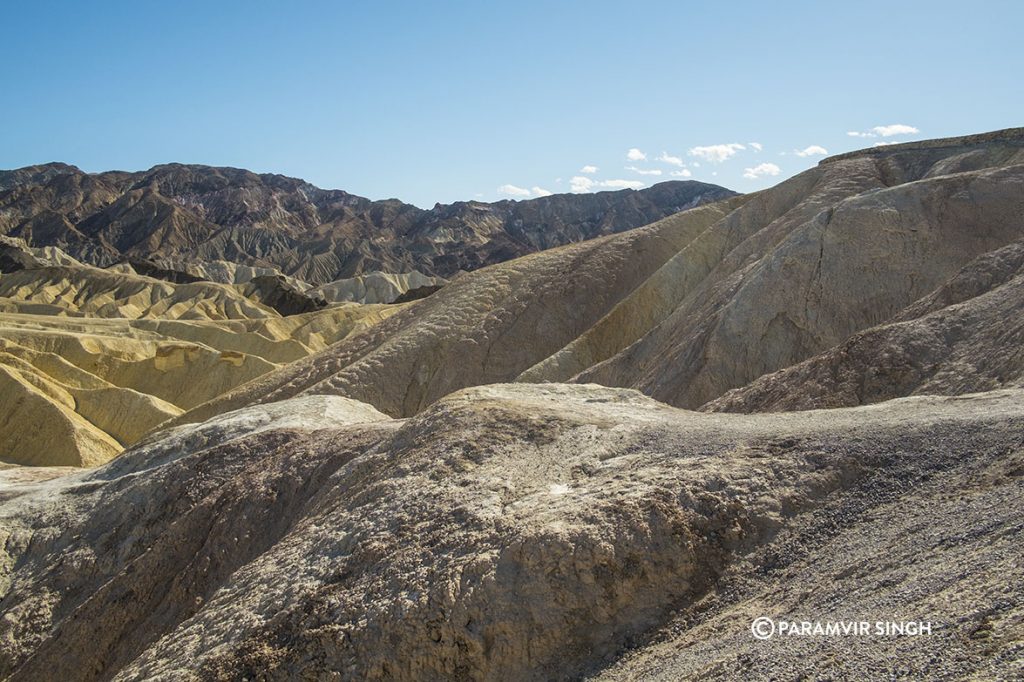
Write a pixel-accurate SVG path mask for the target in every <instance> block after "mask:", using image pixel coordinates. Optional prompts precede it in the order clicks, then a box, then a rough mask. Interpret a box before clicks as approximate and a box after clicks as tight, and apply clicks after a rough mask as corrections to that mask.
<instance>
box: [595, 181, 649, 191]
mask: <svg viewBox="0 0 1024 682" xmlns="http://www.w3.org/2000/svg"><path fill="white" fill-rule="evenodd" d="M598 184H599V185H600V186H601V187H611V188H613V189H640V188H641V187H643V186H644V183H642V182H640V181H639V180H602V181H601V182H599V183H598Z"/></svg>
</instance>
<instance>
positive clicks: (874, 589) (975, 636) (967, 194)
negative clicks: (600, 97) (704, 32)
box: [0, 128, 1024, 680]
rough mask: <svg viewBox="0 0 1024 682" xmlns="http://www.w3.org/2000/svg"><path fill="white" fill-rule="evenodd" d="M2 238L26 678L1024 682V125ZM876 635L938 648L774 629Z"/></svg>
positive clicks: (214, 209) (5, 217) (122, 185)
mask: <svg viewBox="0 0 1024 682" xmlns="http://www.w3.org/2000/svg"><path fill="white" fill-rule="evenodd" d="M0 233H2V234H3V235H4V236H2V237H0V381H2V382H3V391H2V393H0V461H2V464H0V540H2V542H0V677H2V678H4V679H10V680H44V679H75V680H77V679H82V680H107V679H117V680H148V679H161V680H178V679H182V680H185V679H218V680H235V679H249V680H256V679H259V680H271V679H282V680H283V679H345V680H348V679H351V680H360V679H382V680H383V679H391V680H418V679H438V680H440V679H458V680H470V679H472V680H534V679H594V680H627V679H628V680H634V679H645V680H646V679H659V680H660V679H664V680H670V679H671V680H677V679H715V680H737V679H780V680H782V679H794V680H795V679H837V680H845V679H851V680H853V679H901V678H908V679H976V680H989V679H993V680H995V679H1007V680H1009V679H1019V678H1020V677H1021V676H1024V561H1022V556H1024V555H1022V552H1021V547H1022V546H1024V524H1022V521H1021V519H1022V518H1024V314H1022V313H1024V129H1021V128H1014V129H1004V130H998V131H994V132H984V133H979V134H974V135H969V136H963V137H956V138H943V139H930V140H919V141H912V142H906V143H902V144H887V145H884V146H874V147H866V148H864V149H862V150H859V151H855V152H850V153H844V154H838V155H834V156H829V157H826V158H824V159H823V160H821V161H820V162H818V163H817V164H816V165H814V166H812V167H811V168H809V169H808V170H805V171H803V172H801V173H799V174H797V175H795V176H793V177H791V178H789V179H786V180H783V181H782V182H780V183H778V184H776V185H774V186H771V187H769V188H767V189H762V190H758V191H753V192H747V193H737V192H734V191H732V190H729V189H726V188H724V187H720V186H717V185H714V184H707V183H702V182H697V181H692V180H687V181H671V182H664V183H658V184H654V185H653V186H651V187H649V188H646V189H640V190H633V189H622V190H616V191H604V192H596V193H588V194H558V193H555V194H552V195H551V196H541V197H537V198H531V199H524V200H503V201H499V202H491V203H486V202H480V201H469V202H460V203H456V204H451V205H441V204H439V205H438V206H436V207H435V208H434V209H431V210H423V209H418V208H416V207H415V206H412V205H407V204H403V203H401V202H400V201H397V200H388V201H370V200H368V199H363V198H361V197H358V196H354V195H350V194H348V193H346V192H342V191H335V190H330V191H328V190H321V189H318V188H316V187H314V186H313V185H311V184H309V183H306V182H304V181H301V180H296V179H293V178H288V177H284V176H279V175H266V174H263V175H261V174H256V173H251V172H248V171H244V170H238V169H232V168H220V167H207V166H196V165H180V164H170V165H162V166H158V167H155V168H153V169H151V170H150V171H145V172H138V173H122V172H109V173H86V172H83V171H81V170H79V169H78V168H75V167H73V166H69V165H65V164H48V165H43V166H32V167H25V168H21V169H18V170H13V171H3V172H0ZM837 616H841V617H842V618H843V619H847V620H856V621H865V622H871V623H874V622H877V621H893V620H895V621H915V622H928V623H929V624H930V632H929V633H928V635H927V636H921V637H897V636H893V637H870V638H851V637H833V638H813V637H797V638H792V637H790V638H782V637H775V638H772V639H770V640H764V639H761V638H758V637H756V636H752V634H751V623H752V622H753V621H754V620H755V619H757V618H759V617H769V618H773V619H776V622H781V621H784V620H787V619H790V620H815V619H821V620H828V619H830V618H831V619H835V618H836V617H837ZM809 670H814V671H817V672H813V673H808V671H809Z"/></svg>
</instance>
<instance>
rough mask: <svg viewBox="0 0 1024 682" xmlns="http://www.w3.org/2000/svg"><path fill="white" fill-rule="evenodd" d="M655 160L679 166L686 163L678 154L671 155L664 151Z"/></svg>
mask: <svg viewBox="0 0 1024 682" xmlns="http://www.w3.org/2000/svg"><path fill="white" fill-rule="evenodd" d="M655 161H662V162H664V163H667V164H669V165H670V166H679V167H680V168H681V167H683V166H684V165H686V164H685V163H684V162H683V160H682V159H681V158H679V157H678V156H670V155H669V153H668V152H662V153H661V156H659V157H658V158H657V159H655Z"/></svg>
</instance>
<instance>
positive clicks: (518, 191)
mask: <svg viewBox="0 0 1024 682" xmlns="http://www.w3.org/2000/svg"><path fill="white" fill-rule="evenodd" d="M498 194H505V195H507V196H510V197H528V196H530V190H528V189H526V188H525V187H516V186H515V185H502V186H501V187H499V188H498Z"/></svg>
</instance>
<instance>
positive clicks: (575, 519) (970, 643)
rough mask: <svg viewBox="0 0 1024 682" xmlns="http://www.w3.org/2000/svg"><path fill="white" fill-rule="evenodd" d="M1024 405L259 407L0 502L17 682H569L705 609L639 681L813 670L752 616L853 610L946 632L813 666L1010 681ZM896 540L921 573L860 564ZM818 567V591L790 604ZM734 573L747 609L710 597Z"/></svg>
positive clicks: (565, 399)
mask: <svg viewBox="0 0 1024 682" xmlns="http://www.w3.org/2000/svg"><path fill="white" fill-rule="evenodd" d="M1022 398H1024V395H1021V393H1020V392H1019V391H1004V392H1001V393H992V394H985V395H984V396H974V397H969V398H928V399H918V398H912V399H905V400H901V401H895V402H890V403H886V405H885V406H881V407H862V408H853V409H847V410H836V411H829V412H815V411H812V412H802V413H792V414H786V415H751V416H747V415H716V414H701V413H691V412H685V411H681V410H677V409H674V408H670V407H668V406H665V405H662V404H659V403H657V402H655V401H652V400H650V399H648V398H645V397H643V396H641V395H640V394H639V393H636V392H632V391H625V390H621V389H606V388H601V387H596V386H564V385H550V386H530V385H523V384H519V385H515V386H491V387H481V388H474V389H469V390H467V391H465V392H462V393H457V394H454V395H452V396H449V397H447V398H445V399H443V400H441V401H439V402H437V403H435V404H434V405H432V406H431V407H429V408H428V409H427V410H425V411H424V412H422V413H421V414H419V415H418V416H417V417H415V418H413V419H410V420H405V421H399V420H392V419H389V418H387V417H386V416H384V415H383V414H381V413H379V412H377V411H376V410H374V409H373V408H371V407H370V406H368V405H365V404H361V403H357V402H355V401H351V400H348V399H344V398H338V397H333V396H307V397H302V398H296V399H292V400H289V401H284V402H278V403H274V404H271V405H265V406H257V407H251V408H246V409H245V410H242V411H240V412H235V413H231V414H226V415H223V416H221V417H218V418H215V419H213V420H211V421H209V422H207V423H205V424H203V425H201V426H199V427H191V426H189V427H184V428H179V429H175V430H172V431H169V432H165V433H164V434H162V435H160V436H159V437H156V438H153V439H150V440H147V441H146V442H145V443H140V444H139V445H137V446H136V447H134V448H133V449H131V450H130V451H129V452H127V453H125V454H124V455H123V456H122V457H120V458H118V459H117V460H115V461H114V462H112V463H110V464H108V465H106V466H104V467H102V468H100V469H97V470H95V471H91V472H85V473H82V474H77V475H72V476H69V477H67V476H66V477H63V478H58V479H53V480H51V481H43V482H33V481H29V482H21V483H17V482H11V483H8V484H6V485H3V486H2V487H0V495H2V496H3V499H4V501H3V503H2V504H0V527H2V528H3V529H4V533H5V540H4V542H3V543H2V545H0V546H2V547H3V550H2V552H3V553H2V555H0V590H2V595H3V598H2V601H0V610H2V613H3V617H2V618H0V651H2V655H0V675H3V676H5V677H7V678H8V679H11V680H32V679H39V678H40V677H73V678H75V679H112V678H113V679H119V680H136V679H137V680H142V679H154V678H158V679H242V678H246V677H253V676H255V677H258V678H260V679H295V678H297V677H302V676H309V675H312V676H332V678H334V679H395V680H414V679H417V680H419V679H481V680H527V679H537V678H538V677H542V678H547V679H553V678H563V677H567V676H569V677H571V676H578V675H581V674H587V673H593V672H596V671H597V670H598V669H600V668H601V667H603V666H605V665H607V664H608V663H609V662H611V661H613V660H614V659H615V658H616V657H618V656H620V655H621V654H622V652H623V651H624V649H626V648H628V647H630V646H633V647H636V646H638V645H643V644H644V642H645V641H646V640H645V639H644V637H645V635H646V633H649V632H652V631H656V630H657V628H659V626H662V625H663V624H666V623H671V622H672V621H671V618H672V615H673V614H674V613H679V612H680V611H684V612H685V611H687V610H690V609H697V613H699V614H701V616H700V617H702V618H703V619H704V621H705V622H703V623H702V624H701V626H700V628H701V629H698V630H694V631H689V630H687V631H684V632H683V634H682V637H683V639H682V641H683V642H684V643H685V644H686V648H684V649H678V648H677V649H671V648H669V647H664V646H663V647H662V648H660V649H659V648H656V647H654V646H653V645H649V646H641V648H640V649H639V650H637V651H636V652H635V653H634V654H633V657H631V658H630V659H627V660H628V661H629V664H628V665H629V666H630V667H627V668H625V670H626V671H627V672H633V671H635V670H637V669H640V670H646V669H645V668H643V665H645V664H647V660H648V659H646V658H645V655H651V656H656V655H659V654H660V655H662V656H665V655H669V656H670V657H671V658H672V666H673V668H667V667H666V668H662V669H661V671H662V672H665V673H666V674H668V672H669V671H673V672H675V671H682V672H683V673H685V674H686V675H689V676H691V677H693V678H695V679H696V678H698V677H699V676H701V675H705V674H708V673H710V674H711V675H712V676H714V677H716V678H718V679H736V675H739V676H745V675H746V674H749V673H750V672H751V670H752V669H753V670H755V671H757V670H765V671H772V670H774V671H778V672H779V673H780V674H782V675H783V676H786V675H788V674H793V673H795V672H796V670H798V669H799V670H800V671H806V668H805V667H800V668H797V667H796V663H797V662H799V661H796V660H795V657H794V653H793V652H794V649H790V648H786V647H784V648H783V653H785V654H787V656H788V657H773V656H772V654H771V652H772V651H774V649H771V648H768V646H766V647H764V648H757V647H756V645H757V643H756V642H754V641H753V640H752V638H751V637H750V635H749V628H750V616H751V615H753V614H754V613H757V614H763V613H769V614H770V615H783V614H789V613H792V614H794V615H799V616H805V617H814V616H815V615H818V614H826V615H827V614H829V613H834V611H832V609H835V608H836V604H837V602H836V601H835V598H834V597H832V596H831V595H835V594H839V595H842V596H841V597H840V598H841V599H845V600H846V601H842V602H839V604H840V605H846V604H849V605H850V608H853V606H854V605H853V600H855V599H856V598H857V596H858V595H859V594H863V592H858V591H857V590H858V589H860V590H868V591H869V594H871V595H873V596H874V599H873V600H866V601H862V602H860V603H858V604H856V609H855V610H852V611H851V612H850V615H856V616H863V617H866V618H870V619H872V620H874V619H876V618H891V617H898V616H903V617H906V618H908V619H909V618H918V619H921V620H932V621H935V622H936V634H935V635H933V636H931V637H930V638H926V639H916V640H911V639H908V640H905V641H901V642H897V643H895V644H893V643H891V642H889V641H886V640H877V641H872V640H858V641H857V642H856V643H855V644H856V647H855V648H854V643H851V642H850V641H849V640H843V639H836V640H829V641H827V642H824V643H823V642H821V641H820V640H818V641H817V642H814V643H813V646H814V647H815V650H814V651H813V653H812V652H810V651H808V652H806V653H807V655H812V656H814V657H815V659H814V660H818V661H825V660H833V661H837V663H836V665H837V666H843V667H842V668H833V670H836V671H841V670H847V671H850V672H851V674H853V673H856V672H857V671H860V672H866V673H869V676H888V675H887V673H888V674H895V673H897V672H902V673H903V674H908V675H913V676H916V677H918V678H921V677H925V676H928V674H929V673H937V672H943V673H947V674H950V675H956V676H962V677H966V676H970V675H976V676H989V677H990V678H1003V679H1007V678H1008V677H1010V676H1012V674H1013V671H1014V670H1018V671H1019V662H1020V657H1019V654H1020V646H1021V644H1020V635H1021V630H1020V628H1021V624H1022V620H1024V607H1022V603H1024V602H1022V601H1021V597H1022V594H1021V585H1024V581H1022V580H1021V578H1022V577H1024V575H1022V574H1021V567H1020V564H1019V562H1015V561H1013V556H1015V555H1016V554H1015V552H1013V551H1012V548H1013V547H1015V546H1016V545H1019V543H1020V542H1021V540H1024V537H1021V534H1022V527H1021V526H1020V523H1019V514H1020V512H1021V511H1022V510H1021V508H1020V500H1022V499H1024V497H1022V496H1021V494H1020V493H1021V492H1024V490H1022V488H1021V486H1022V481H1024V479H1022V478H1021V472H1022V468H1021V467H1022V464H1024V460H1022V456H1024V452H1022V450H1021V443H1020V433H1021V428H1022V427H1024V400H1022ZM0 474H2V472H0ZM979 474H980V475H982V477H978V475H979ZM963 481H970V483H971V484H970V485H969V486H968V487H966V488H959V487H953V488H951V487H948V486H950V485H952V484H955V483H957V482H963ZM950 490H955V491H956V494H951V493H950V492H949V491H950ZM1000 500H1002V501H1003V502H1005V503H1006V504H1007V506H1005V507H999V506H996V509H997V511H995V512H993V508H992V507H991V506H990V505H991V504H992V503H993V502H996V501H1000ZM893 504H895V505H897V507H898V505H900V504H902V505H904V506H909V507H911V508H914V507H916V508H917V509H919V511H920V513H921V515H924V511H925V510H923V509H921V506H922V505H928V506H927V512H928V513H927V515H926V516H927V518H926V519H925V520H923V522H921V523H916V524H915V523H914V522H913V518H908V519H907V523H906V527H907V529H908V533H909V535H905V536H899V535H898V533H894V532H893V530H894V529H893V527H892V526H891V525H890V526H888V527H887V526H883V525H880V524H878V523H875V522H873V521H872V515H873V514H889V513H891V512H893V511H894V508H893V507H892V505H893ZM951 512H956V513H958V517H957V521H956V524H955V525H954V524H947V525H945V526H943V528H942V529H936V528H935V526H934V523H935V520H936V519H942V518H947V517H946V514H948V513H951ZM830 520H831V521H830ZM958 529H963V530H964V531H965V532H968V533H969V535H967V536H961V535H959V532H960V531H959V530H958ZM897 536H898V538H899V540H898V542H897V540H896V537H897ZM883 537H888V538H889V540H888V542H889V543H890V544H892V543H896V544H895V546H896V547H897V548H898V549H899V551H900V552H901V553H900V554H899V556H905V557H906V559H907V561H908V562H909V563H908V564H907V565H906V566H896V565H894V564H892V563H885V562H880V563H871V562H870V561H871V557H872V556H876V555H877V553H879V552H882V551H884V550H885V545H884V544H883V545H881V546H875V545H873V544H872V543H873V542H874V541H875V540H877V539H879V538H883ZM954 547H956V548H961V547H963V548H965V549H967V550H969V551H970V552H971V553H970V554H969V555H967V556H970V557H972V559H977V560H978V563H977V564H973V568H974V569H975V570H970V571H964V570H957V566H961V565H962V557H963V556H964V555H960V554H958V553H956V552H954V551H952V548H954ZM843 548H852V550H854V553H852V554H843V553H842V552H841V550H842V549H843ZM782 549H785V550H786V551H784V552H782V551H781V550H782ZM826 557H827V558H828V559H829V561H830V562H831V563H827V564H826V563H822V564H815V563H813V560H814V559H815V558H818V559H819V560H820V559H823V558H826ZM808 566H813V567H814V569H815V571H816V572H818V573H820V571H821V570H826V571H828V576H824V575H819V576H818V577H816V578H815V577H814V576H812V577H811V578H810V579H809V580H808V581H807V583H806V585H808V587H807V589H800V590H797V589H787V588H786V587H785V586H786V585H792V584H793V583H791V582H788V581H787V580H786V579H787V577H791V576H797V575H801V571H810V570H811V569H810V568H808ZM285 567H286V569H285ZM737 567H742V572H741V574H740V577H742V576H747V580H746V581H743V582H740V583H739V584H738V585H737V586H736V591H735V595H736V600H740V601H739V604H738V605H736V600H734V599H732V597H731V594H732V593H730V595H723V594H722V593H721V592H720V591H716V589H715V588H716V585H718V584H719V583H720V581H726V582H725V583H723V584H728V581H729V580H737V579H738V578H737V577H736V573H735V571H736V569H737ZM936 569H938V570H936ZM283 570H286V575H283V573H282V571H283ZM979 571H980V572H979ZM918 575H921V576H927V579H918V578H917V577H916V576H918ZM875 576H877V577H878V578H885V579H887V582H885V583H884V584H883V586H882V587H881V588H880V590H873V591H872V589H871V587H870V586H871V585H873V584H874V583H873V582H872V578H873V577H875ZM996 576H998V578H996ZM835 581H840V582H839V583H838V584H837V583H836V582H835ZM801 584H804V583H801ZM996 585H1002V586H1003V589H1002V590H1001V591H1000V590H999V589H994V588H995V586H996ZM911 588H913V589H911ZM887 594H890V595H893V597H894V598H897V601H896V602H895V603H896V604H898V605H899V606H898V608H899V613H898V614H897V613H894V612H893V609H894V607H893V602H889V601H887V600H886V598H885V595H887ZM716 595H719V596H717V597H716ZM947 595H956V597H955V600H953V601H950V597H948V596H947ZM709 599H716V601H715V602H714V604H715V606H714V607H713V608H712V609H710V610H709V608H708V601H707V600H709ZM759 599H764V601H759ZM844 608H845V607H844ZM844 613H845V611H844ZM983 628H987V629H988V632H990V633H996V634H992V635H990V636H988V637H981V636H979V635H978V633H979V632H980V631H981V630H982V629H983ZM730 642H737V643H738V648H736V649H732V648H726V647H727V646H728V644H729V643H730ZM808 646H810V643H809V644H808ZM796 651H799V650H798V649H797V650H796ZM894 651H899V652H900V655H899V656H892V653H893V652H894ZM744 652H749V653H744ZM937 656H941V658H937ZM801 660H802V661H803V665H806V664H807V660H808V659H806V658H804V659H801ZM623 665H625V663H624V664H623ZM655 670H658V669H655ZM822 670H824V669H822ZM791 671H792V672H791ZM836 674H837V675H838V674H839V672H836ZM623 676H625V675H623Z"/></svg>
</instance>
